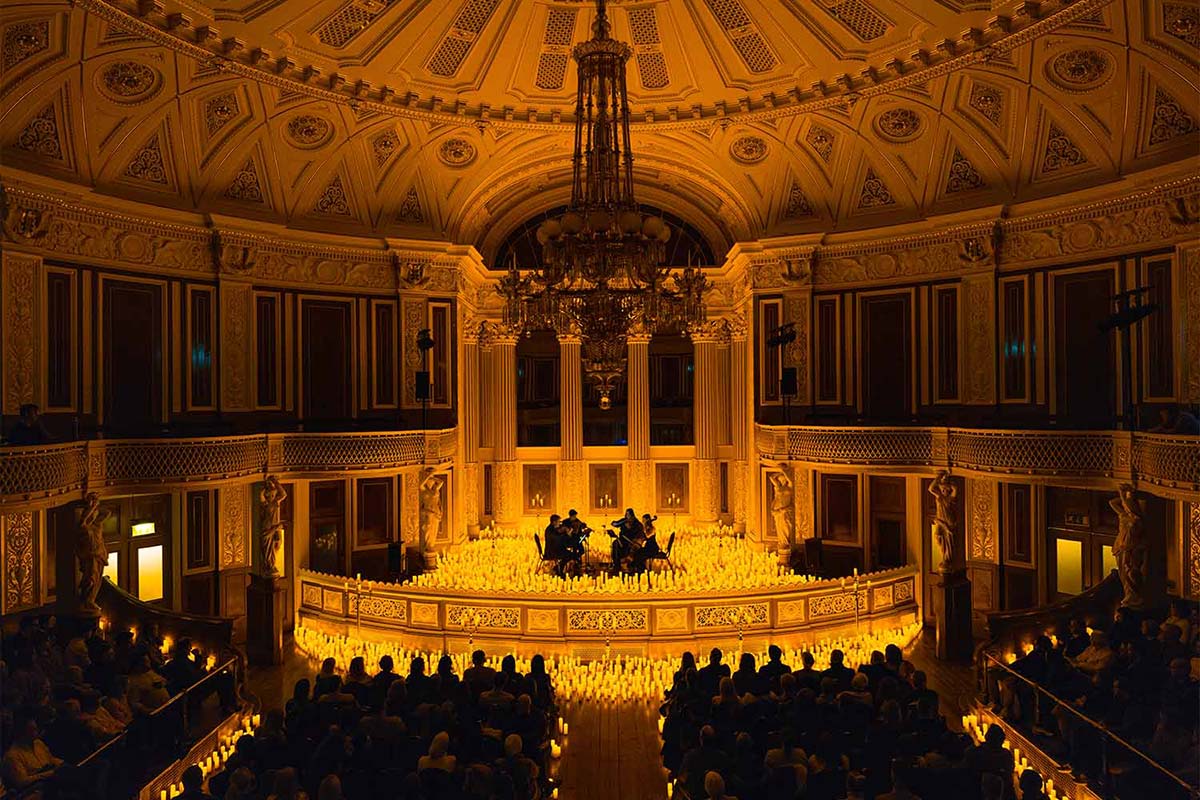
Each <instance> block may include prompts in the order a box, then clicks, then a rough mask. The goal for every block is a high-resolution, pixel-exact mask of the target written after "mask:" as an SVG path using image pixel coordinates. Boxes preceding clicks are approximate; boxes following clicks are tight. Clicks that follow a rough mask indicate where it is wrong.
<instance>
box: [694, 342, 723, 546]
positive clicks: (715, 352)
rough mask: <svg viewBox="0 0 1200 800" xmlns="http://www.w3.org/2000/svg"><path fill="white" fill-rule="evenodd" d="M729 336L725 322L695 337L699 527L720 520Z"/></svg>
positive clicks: (696, 506)
mask: <svg viewBox="0 0 1200 800" xmlns="http://www.w3.org/2000/svg"><path fill="white" fill-rule="evenodd" d="M724 333H725V325H724V322H722V321H715V322H710V323H708V324H706V325H703V326H698V327H697V328H696V329H694V330H693V331H692V333H691V338H692V345H693V348H694V355H695V363H696V372H695V383H694V384H693V385H694V386H695V391H694V395H693V396H694V398H695V411H696V413H695V420H694V423H693V424H694V426H695V434H694V436H695V447H696V458H695V461H693V468H694V470H695V476H694V480H693V484H692V485H693V487H694V491H695V494H694V496H693V498H692V508H693V512H692V513H693V517H694V519H695V521H696V523H697V524H698V525H707V524H711V523H714V522H716V521H717V518H718V517H719V516H720V514H719V510H720V504H719V502H718V496H717V495H718V491H719V487H718V480H717V469H718V468H717V461H716V458H717V445H718V444H719V443H720V430H721V428H720V419H719V417H718V415H719V414H720V413H721V397H720V368H719V365H718V357H719V355H720V342H721V339H722V337H723V334H724Z"/></svg>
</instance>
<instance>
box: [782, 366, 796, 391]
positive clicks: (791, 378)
mask: <svg viewBox="0 0 1200 800" xmlns="http://www.w3.org/2000/svg"><path fill="white" fill-rule="evenodd" d="M779 393H780V394H781V395H783V396H784V397H795V396H796V395H798V394H800V385H799V383H798V382H797V379H796V368H795V367H784V368H783V375H782V376H781V377H780V378H779Z"/></svg>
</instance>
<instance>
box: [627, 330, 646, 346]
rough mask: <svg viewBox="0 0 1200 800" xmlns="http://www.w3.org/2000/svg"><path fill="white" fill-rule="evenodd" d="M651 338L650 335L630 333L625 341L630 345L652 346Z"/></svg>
mask: <svg viewBox="0 0 1200 800" xmlns="http://www.w3.org/2000/svg"><path fill="white" fill-rule="evenodd" d="M650 339H651V336H650V334H648V333H641V332H638V333H630V334H627V335H626V336H625V341H626V342H627V343H629V344H650Z"/></svg>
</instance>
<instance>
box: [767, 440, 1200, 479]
mask: <svg viewBox="0 0 1200 800" xmlns="http://www.w3.org/2000/svg"><path fill="white" fill-rule="evenodd" d="M756 441H757V443H758V450H759V453H760V455H762V456H763V457H764V458H768V459H773V460H777V461H785V460H786V461H799V462H805V463H810V464H814V465H820V464H849V465H860V466H864V467H870V466H883V467H913V468H928V469H929V470H930V471H932V470H933V469H950V468H953V469H954V470H957V471H961V472H967V473H980V474H990V475H1014V476H1022V477H1027V478H1034V479H1039V478H1040V479H1045V480H1053V479H1055V478H1091V479H1108V480H1113V481H1129V480H1136V481H1139V482H1142V483H1147V484H1151V485H1154V486H1161V487H1164V488H1167V489H1174V490H1179V491H1183V492H1194V491H1197V490H1200V437H1196V436H1175V435H1163V434H1152V433H1129V432H1126V431H1058V430H986V429H970V428H917V427H913V428H848V427H820V426H803V427H801V426H793V427H783V426H766V425H760V426H758V431H757V436H756Z"/></svg>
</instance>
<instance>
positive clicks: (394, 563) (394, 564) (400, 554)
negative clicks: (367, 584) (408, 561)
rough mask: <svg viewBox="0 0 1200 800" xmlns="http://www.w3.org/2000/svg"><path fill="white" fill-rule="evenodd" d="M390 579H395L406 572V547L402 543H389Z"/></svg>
mask: <svg viewBox="0 0 1200 800" xmlns="http://www.w3.org/2000/svg"><path fill="white" fill-rule="evenodd" d="M387 571H388V578H395V577H396V576H397V575H399V574H400V573H401V572H403V571H404V545H402V544H400V542H389V543H388V546H387Z"/></svg>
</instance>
